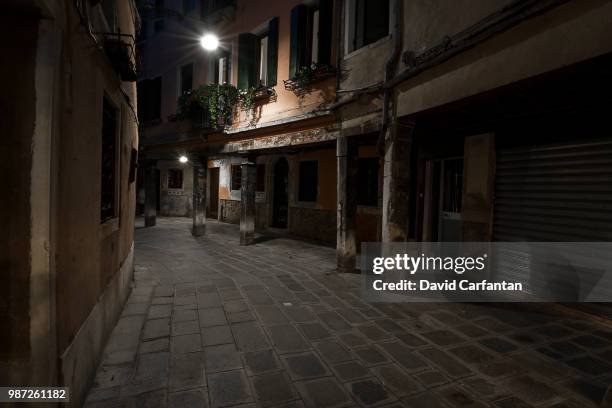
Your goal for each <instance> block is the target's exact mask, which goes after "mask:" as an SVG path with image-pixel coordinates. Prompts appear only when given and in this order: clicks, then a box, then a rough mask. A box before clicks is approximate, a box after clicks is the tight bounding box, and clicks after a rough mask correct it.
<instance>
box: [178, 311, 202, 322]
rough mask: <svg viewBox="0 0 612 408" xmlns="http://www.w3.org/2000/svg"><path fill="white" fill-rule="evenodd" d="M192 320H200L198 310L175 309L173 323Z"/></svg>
mask: <svg viewBox="0 0 612 408" xmlns="http://www.w3.org/2000/svg"><path fill="white" fill-rule="evenodd" d="M191 320H198V312H197V311H195V310H193V309H183V310H176V309H175V310H174V312H173V313H172V323H178V322H187V321H191Z"/></svg>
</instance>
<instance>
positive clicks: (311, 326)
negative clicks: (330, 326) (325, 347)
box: [298, 323, 331, 341]
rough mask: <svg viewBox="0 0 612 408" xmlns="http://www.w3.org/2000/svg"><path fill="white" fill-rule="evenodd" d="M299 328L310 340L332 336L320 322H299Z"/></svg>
mask: <svg viewBox="0 0 612 408" xmlns="http://www.w3.org/2000/svg"><path fill="white" fill-rule="evenodd" d="M298 328H299V329H300V331H301V332H302V333H304V337H306V338H307V339H308V340H310V341H316V340H322V339H326V338H329V337H331V333H330V332H329V331H328V330H327V329H326V328H325V327H323V326H322V325H321V324H320V323H303V324H299V325H298Z"/></svg>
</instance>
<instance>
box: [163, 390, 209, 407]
mask: <svg viewBox="0 0 612 408" xmlns="http://www.w3.org/2000/svg"><path fill="white" fill-rule="evenodd" d="M168 407H170V408H208V398H207V396H206V392H205V390H190V391H182V392H173V393H171V394H170V395H169V396H168Z"/></svg>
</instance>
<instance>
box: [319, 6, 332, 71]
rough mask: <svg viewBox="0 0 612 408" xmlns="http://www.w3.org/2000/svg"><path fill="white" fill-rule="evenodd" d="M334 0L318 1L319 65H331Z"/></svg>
mask: <svg viewBox="0 0 612 408" xmlns="http://www.w3.org/2000/svg"><path fill="white" fill-rule="evenodd" d="M333 19H334V0H319V55H318V61H319V63H320V64H327V65H332V61H331V51H332V36H333V29H332V27H333Z"/></svg>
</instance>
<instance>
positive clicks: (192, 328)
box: [172, 320, 200, 336]
mask: <svg viewBox="0 0 612 408" xmlns="http://www.w3.org/2000/svg"><path fill="white" fill-rule="evenodd" d="M194 333H200V325H199V324H198V321H197V320H191V321H187V322H177V323H173V324H172V335H173V336H182V335H184V334H194Z"/></svg>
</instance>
